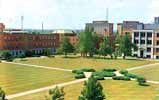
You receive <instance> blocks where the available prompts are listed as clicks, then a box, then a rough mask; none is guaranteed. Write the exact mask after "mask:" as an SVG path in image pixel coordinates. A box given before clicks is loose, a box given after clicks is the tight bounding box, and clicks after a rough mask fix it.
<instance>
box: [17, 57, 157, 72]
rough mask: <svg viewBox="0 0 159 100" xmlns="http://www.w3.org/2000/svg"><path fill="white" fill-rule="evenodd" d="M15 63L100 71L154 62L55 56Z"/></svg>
mask: <svg viewBox="0 0 159 100" xmlns="http://www.w3.org/2000/svg"><path fill="white" fill-rule="evenodd" d="M15 62H19V63H26V64H34V65H42V66H49V67H58V68H65V69H80V68H94V69H96V70H101V69H103V68H116V69H119V70H120V69H126V68H131V67H136V66H141V65H146V64H151V63H156V61H149V60H123V59H117V60H115V59H96V58H81V57H70V58H63V57H61V56H56V57H55V58H42V59H27V60H25V61H20V60H16V61H15Z"/></svg>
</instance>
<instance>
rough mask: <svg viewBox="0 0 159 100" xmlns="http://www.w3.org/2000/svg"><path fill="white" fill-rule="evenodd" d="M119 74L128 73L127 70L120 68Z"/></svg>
mask: <svg viewBox="0 0 159 100" xmlns="http://www.w3.org/2000/svg"><path fill="white" fill-rule="evenodd" d="M120 74H123V75H125V74H128V71H127V70H121V71H120Z"/></svg>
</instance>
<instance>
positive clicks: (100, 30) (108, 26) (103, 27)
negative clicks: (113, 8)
mask: <svg viewBox="0 0 159 100" xmlns="http://www.w3.org/2000/svg"><path fill="white" fill-rule="evenodd" d="M86 27H89V28H93V29H94V31H95V32H96V33H97V34H98V35H100V36H112V35H113V23H109V22H108V21H93V23H87V24H86Z"/></svg>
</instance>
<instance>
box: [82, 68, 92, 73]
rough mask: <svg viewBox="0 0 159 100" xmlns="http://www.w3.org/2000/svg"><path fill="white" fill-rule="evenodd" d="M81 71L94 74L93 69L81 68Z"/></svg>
mask: <svg viewBox="0 0 159 100" xmlns="http://www.w3.org/2000/svg"><path fill="white" fill-rule="evenodd" d="M81 70H82V71H84V72H95V69H92V68H83V69H81Z"/></svg>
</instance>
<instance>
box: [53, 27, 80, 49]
mask: <svg viewBox="0 0 159 100" xmlns="http://www.w3.org/2000/svg"><path fill="white" fill-rule="evenodd" d="M52 34H59V42H60V43H61V42H62V40H63V38H64V37H66V38H68V39H69V41H70V43H71V44H72V45H74V46H75V45H76V44H77V43H78V36H77V34H76V33H75V32H74V31H72V30H68V29H67V30H66V29H59V30H55V31H53V32H52Z"/></svg>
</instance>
